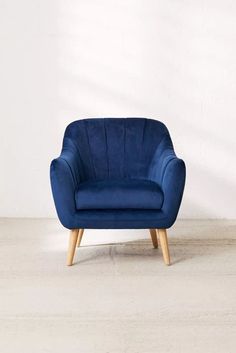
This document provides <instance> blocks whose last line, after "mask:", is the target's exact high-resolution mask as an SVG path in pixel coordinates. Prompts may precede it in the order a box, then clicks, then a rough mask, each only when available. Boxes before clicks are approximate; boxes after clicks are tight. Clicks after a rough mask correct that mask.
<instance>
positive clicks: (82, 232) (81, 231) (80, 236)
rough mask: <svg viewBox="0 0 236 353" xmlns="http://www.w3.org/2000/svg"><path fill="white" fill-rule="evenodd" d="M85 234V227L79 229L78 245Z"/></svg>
mask: <svg viewBox="0 0 236 353" xmlns="http://www.w3.org/2000/svg"><path fill="white" fill-rule="evenodd" d="M83 234H84V229H79V234H78V240H77V246H78V247H79V246H80V243H81V240H82V237H83Z"/></svg>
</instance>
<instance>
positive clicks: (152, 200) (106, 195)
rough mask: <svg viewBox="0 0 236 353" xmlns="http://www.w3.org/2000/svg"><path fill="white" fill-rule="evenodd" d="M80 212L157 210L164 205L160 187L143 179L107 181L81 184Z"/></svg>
mask: <svg viewBox="0 0 236 353" xmlns="http://www.w3.org/2000/svg"><path fill="white" fill-rule="evenodd" d="M75 201H76V207H77V209H78V210H86V209H87V210H88V209H156V210H159V209H161V207H162V204H163V192H162V190H161V188H160V186H159V185H158V184H157V183H155V182H153V181H149V180H142V179H115V180H114V179H106V180H100V181H87V182H83V183H81V184H79V188H78V190H77V192H76V193H75Z"/></svg>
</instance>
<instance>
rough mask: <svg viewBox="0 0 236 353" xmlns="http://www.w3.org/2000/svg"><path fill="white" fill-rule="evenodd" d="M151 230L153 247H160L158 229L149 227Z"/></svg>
mask: <svg viewBox="0 0 236 353" xmlns="http://www.w3.org/2000/svg"><path fill="white" fill-rule="evenodd" d="M149 232H150V234H151V238H152V244H153V247H154V248H155V249H157V248H158V240H157V233H156V229H149Z"/></svg>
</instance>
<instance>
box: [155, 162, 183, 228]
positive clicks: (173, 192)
mask: <svg viewBox="0 0 236 353" xmlns="http://www.w3.org/2000/svg"><path fill="white" fill-rule="evenodd" d="M185 177H186V168H185V163H184V161H183V160H182V159H179V158H177V157H174V158H172V159H166V163H165V168H164V171H163V179H162V183H161V188H162V191H163V193H164V202H163V205H162V211H163V213H164V214H165V215H167V216H168V223H169V224H168V225H169V226H168V228H169V227H171V226H172V224H173V223H174V222H175V220H176V217H177V215H178V211H179V207H180V204H181V200H182V196H183V192H184V185H185Z"/></svg>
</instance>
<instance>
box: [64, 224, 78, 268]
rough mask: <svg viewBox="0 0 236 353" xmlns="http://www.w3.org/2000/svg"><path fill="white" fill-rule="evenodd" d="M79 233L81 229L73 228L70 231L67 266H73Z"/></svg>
mask: <svg viewBox="0 0 236 353" xmlns="http://www.w3.org/2000/svg"><path fill="white" fill-rule="evenodd" d="M78 235H79V229H72V230H71V231H70V240H69V248H68V252H67V262H66V264H67V266H71V265H72V264H73V259H74V254H75V248H76V243H77V239H78Z"/></svg>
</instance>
